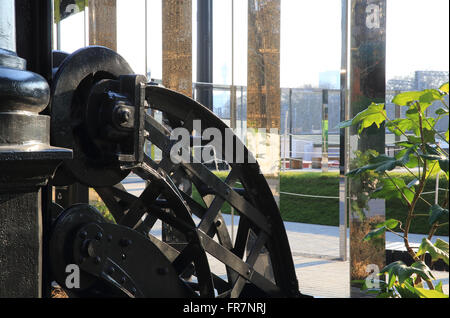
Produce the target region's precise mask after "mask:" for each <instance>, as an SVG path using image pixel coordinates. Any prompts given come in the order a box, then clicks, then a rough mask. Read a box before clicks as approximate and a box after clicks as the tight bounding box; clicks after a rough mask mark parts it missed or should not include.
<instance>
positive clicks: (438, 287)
mask: <svg viewBox="0 0 450 318" xmlns="http://www.w3.org/2000/svg"><path fill="white" fill-rule="evenodd" d="M442 287H443V284H442V281H440V282H439V284H437V285H436V286H435V287H434V289H435V290H437V291H438V292H440V293H444V291H443V290H442Z"/></svg>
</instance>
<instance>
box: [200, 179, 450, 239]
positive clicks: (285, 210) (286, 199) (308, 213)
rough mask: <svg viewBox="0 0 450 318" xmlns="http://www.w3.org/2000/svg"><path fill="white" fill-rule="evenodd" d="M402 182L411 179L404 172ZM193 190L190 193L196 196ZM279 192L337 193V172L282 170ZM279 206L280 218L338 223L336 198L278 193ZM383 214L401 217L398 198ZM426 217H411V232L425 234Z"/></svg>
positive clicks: (441, 231) (226, 210) (402, 209)
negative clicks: (279, 195) (192, 192)
mask: <svg viewBox="0 0 450 318" xmlns="http://www.w3.org/2000/svg"><path fill="white" fill-rule="evenodd" d="M217 175H218V176H219V177H220V178H221V179H225V177H226V174H225V173H218V174H217ZM405 179H406V180H407V181H406V183H409V182H410V181H411V178H410V177H409V176H406V177H405ZM440 182H441V188H443V187H444V185H445V183H446V182H447V180H446V179H445V177H441V179H440ZM435 184H436V180H435V179H434V180H430V181H429V182H428V184H427V187H426V189H425V192H431V191H434V189H435ZM195 192H196V191H194V197H195V198H197V199H199V196H198V194H197V193H195ZM281 192H288V193H301V194H307V195H319V196H330V197H338V196H339V177H338V173H333V172H331V173H316V172H285V173H282V174H281ZM424 198H425V199H426V200H427V201H428V202H430V203H434V194H428V195H425V196H424ZM280 210H281V215H282V217H283V220H284V221H288V222H299V223H308V224H320V225H331V226H338V225H339V200H337V199H322V198H321V199H317V198H305V197H296V196H291V195H286V194H281V199H280ZM428 210H429V207H428V206H427V205H426V204H425V203H424V202H423V201H419V203H418V204H417V210H416V211H420V212H421V213H419V214H428ZM222 212H224V213H230V208H229V206H228V205H226V206H225V207H224V208H223V209H222ZM386 218H387V219H397V220H400V221H405V219H406V208H405V207H404V206H403V205H402V203H401V202H400V200H388V201H387V202H386ZM428 231H429V226H428V219H427V218H426V217H422V218H417V219H416V220H414V221H413V224H412V227H411V233H417V234H425V233H428ZM437 235H448V227H443V228H441V229H439V231H438V232H437Z"/></svg>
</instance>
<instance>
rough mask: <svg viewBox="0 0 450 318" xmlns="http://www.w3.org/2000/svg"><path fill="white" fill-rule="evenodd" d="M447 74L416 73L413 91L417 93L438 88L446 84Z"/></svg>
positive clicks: (435, 72)
mask: <svg viewBox="0 0 450 318" xmlns="http://www.w3.org/2000/svg"><path fill="white" fill-rule="evenodd" d="M448 77H449V72H446V71H416V72H415V89H416V90H418V91H421V90H424V89H428V88H439V87H440V86H441V85H442V84H444V83H446V82H448Z"/></svg>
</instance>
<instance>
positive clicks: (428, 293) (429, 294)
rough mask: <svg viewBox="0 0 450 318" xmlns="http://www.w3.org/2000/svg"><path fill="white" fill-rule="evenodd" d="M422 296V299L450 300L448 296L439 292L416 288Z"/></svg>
mask: <svg viewBox="0 0 450 318" xmlns="http://www.w3.org/2000/svg"><path fill="white" fill-rule="evenodd" d="M416 290H417V292H418V293H419V294H420V298H448V295H446V294H444V293H442V292H439V291H437V290H430V289H425V288H416Z"/></svg>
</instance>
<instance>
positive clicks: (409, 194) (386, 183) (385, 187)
mask: <svg viewBox="0 0 450 318" xmlns="http://www.w3.org/2000/svg"><path fill="white" fill-rule="evenodd" d="M381 182H382V187H381V188H379V189H377V190H375V191H374V192H373V193H372V195H371V198H374V199H386V200H390V199H400V200H404V198H403V196H402V194H401V192H403V194H404V195H405V197H406V199H407V200H408V203H411V202H412V200H413V199H414V194H415V189H414V187H408V186H407V185H406V183H405V181H404V180H403V179H401V178H390V179H383V180H381ZM397 188H398V189H397ZM399 190H400V191H401V192H400V191H399Z"/></svg>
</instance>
